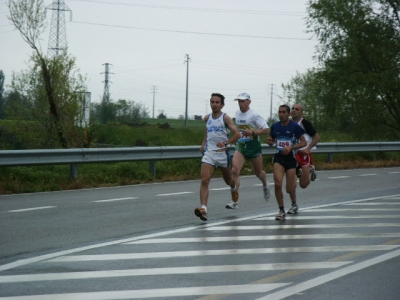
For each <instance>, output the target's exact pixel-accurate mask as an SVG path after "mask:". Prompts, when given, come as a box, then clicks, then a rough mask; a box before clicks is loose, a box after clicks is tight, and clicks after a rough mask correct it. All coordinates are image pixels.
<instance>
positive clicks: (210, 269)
mask: <svg viewBox="0 0 400 300" xmlns="http://www.w3.org/2000/svg"><path fill="white" fill-rule="evenodd" d="M350 263H352V261H340V262H305V263H271V264H247V265H220V266H195V267H174V268H146V269H129V270H105V271H84V272H64V273H38V274H27V275H8V276H0V283H15V282H33V281H56V280H71V279H88V278H115V277H127V276H147V275H172V274H202V273H220V272H247V271H275V270H303V269H307V270H311V269H334V268H339V267H342V266H344V265H347V264H350ZM0 299H1V298H0Z"/></svg>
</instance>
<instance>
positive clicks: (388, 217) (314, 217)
mask: <svg viewBox="0 0 400 300" xmlns="http://www.w3.org/2000/svg"><path fill="white" fill-rule="evenodd" d="M307 212H309V210H308V209H307ZM383 217H384V218H385V219H399V218H400V215H368V216H367V215H365V216H299V215H294V216H293V220H294V219H296V220H321V219H323V220H326V219H374V218H376V219H382V218H383ZM286 218H287V217H286ZM255 220H275V217H259V218H255Z"/></svg>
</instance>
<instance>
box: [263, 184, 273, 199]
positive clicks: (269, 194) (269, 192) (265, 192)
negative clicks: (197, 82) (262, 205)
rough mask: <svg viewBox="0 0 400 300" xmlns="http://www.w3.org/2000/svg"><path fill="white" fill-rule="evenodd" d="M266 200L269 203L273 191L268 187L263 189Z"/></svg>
mask: <svg viewBox="0 0 400 300" xmlns="http://www.w3.org/2000/svg"><path fill="white" fill-rule="evenodd" d="M263 193H264V199H265V201H268V199H269V197H271V189H270V188H269V187H268V186H265V187H263Z"/></svg>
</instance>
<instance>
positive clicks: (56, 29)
mask: <svg viewBox="0 0 400 300" xmlns="http://www.w3.org/2000/svg"><path fill="white" fill-rule="evenodd" d="M47 9H49V10H52V11H53V12H52V15H51V26H50V36H49V45H48V48H47V56H48V57H50V58H54V57H57V56H58V55H59V54H60V53H61V52H62V51H64V50H66V49H67V34H66V30H65V12H66V11H69V12H71V10H70V9H69V7H68V6H67V5H66V4H65V3H64V0H53V3H52V4H50V5H49V6H48V7H47ZM70 15H71V20H72V12H71V14H70Z"/></svg>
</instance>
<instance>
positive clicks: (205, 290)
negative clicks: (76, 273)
mask: <svg viewBox="0 0 400 300" xmlns="http://www.w3.org/2000/svg"><path fill="white" fill-rule="evenodd" d="M286 285H288V283H266V284H246V285H222V286H207V287H203V286H200V287H184V288H167V289H151V290H127V291H103V292H92V293H70V294H49V295H34V296H17V297H0V299H2V300H54V299H56V300H121V299H145V298H160V299H161V298H162V299H164V298H166V297H174V298H176V297H182V296H201V295H225V294H227V291H229V294H251V293H266V292H269V291H272V290H275V289H277V288H281V287H284V286H286Z"/></svg>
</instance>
